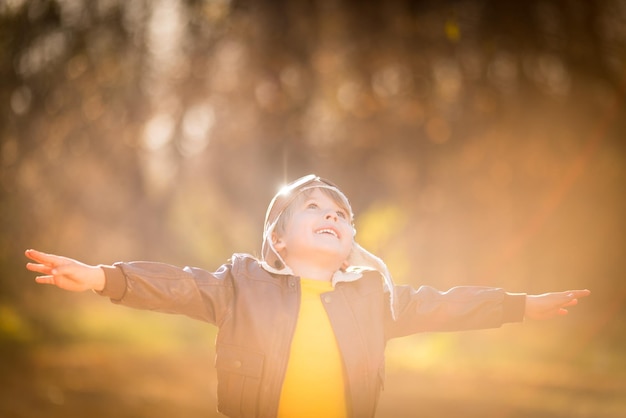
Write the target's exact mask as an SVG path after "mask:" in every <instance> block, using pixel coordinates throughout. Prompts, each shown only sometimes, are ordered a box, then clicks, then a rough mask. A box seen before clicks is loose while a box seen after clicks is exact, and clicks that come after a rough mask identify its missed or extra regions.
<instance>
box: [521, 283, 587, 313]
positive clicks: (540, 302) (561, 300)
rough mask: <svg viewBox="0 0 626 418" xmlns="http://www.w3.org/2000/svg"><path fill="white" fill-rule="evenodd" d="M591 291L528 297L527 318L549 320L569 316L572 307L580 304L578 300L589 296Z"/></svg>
mask: <svg viewBox="0 0 626 418" xmlns="http://www.w3.org/2000/svg"><path fill="white" fill-rule="evenodd" d="M589 294H591V292H590V291H589V290H586V289H585V290H566V291H565V292H553V293H544V294H541V295H528V296H526V311H525V314H524V317H525V318H528V319H549V318H553V317H555V316H558V315H567V309H566V308H568V307H570V306H574V305H576V304H578V299H579V298H582V297H585V296H589Z"/></svg>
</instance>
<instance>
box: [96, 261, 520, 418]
mask: <svg viewBox="0 0 626 418" xmlns="http://www.w3.org/2000/svg"><path fill="white" fill-rule="evenodd" d="M102 267H103V269H104V270H105V274H106V287H105V289H104V290H103V292H101V293H102V294H103V295H105V296H108V297H110V298H111V300H112V301H113V302H114V303H119V304H123V305H126V306H130V307H134V308H140V309H149V310H155V311H161V312H168V313H178V314H184V315H187V316H190V317H192V318H196V319H200V320H203V321H206V322H209V323H211V324H214V325H216V326H217V327H218V328H219V330H218V334H217V340H216V359H215V367H216V369H217V378H218V397H217V398H218V410H219V411H220V412H222V413H223V414H225V415H227V416H230V417H233V418H234V417H267V418H269V417H275V416H276V414H277V411H278V404H279V400H280V393H281V387H282V383H283V379H284V375H285V370H286V367H287V359H288V357H289V350H290V345H291V339H292V336H293V333H294V329H295V326H296V320H297V317H298V309H299V301H300V281H299V278H298V277H296V276H281V275H275V274H272V273H268V272H267V271H266V270H264V269H263V268H262V267H261V266H260V264H259V262H258V261H257V260H256V259H255V258H253V257H251V256H249V255H245V254H235V255H234V256H233V257H232V259H231V262H230V263H228V264H225V265H223V266H221V267H220V268H219V269H218V270H217V271H216V272H213V273H211V272H208V271H205V270H202V269H197V268H190V267H185V268H179V267H174V266H171V265H167V264H162V263H149V262H133V263H117V264H115V265H114V266H102ZM383 289H384V287H383V281H382V278H381V275H380V274H379V273H378V272H376V271H364V272H363V274H362V277H361V278H360V279H358V280H356V281H351V282H340V283H337V285H336V286H335V288H334V290H333V291H331V292H328V293H324V294H322V295H321V298H322V302H323V304H324V306H325V308H326V311H327V313H328V316H329V318H330V322H331V324H332V327H333V330H334V332H335V336H336V338H337V343H338V346H339V349H340V351H341V354H342V358H343V362H344V371H345V378H346V399H347V404H348V407H349V411H348V414H349V416H351V417H372V416H374V414H375V411H376V404H377V402H378V398H379V394H380V390H381V388H382V384H383V379H384V350H385V344H386V342H387V341H388V340H389V339H391V338H395V337H401V336H405V335H409V334H413V333H417V332H424V331H456V330H468V329H478V328H495V327H499V326H500V325H502V324H503V323H505V322H516V321H521V320H522V319H523V312H524V306H525V295H523V294H510V293H506V292H505V291H504V290H502V289H497V288H490V287H471V286H464V287H455V288H453V289H450V290H449V291H447V292H440V291H438V290H435V289H433V288H431V287H427V286H422V287H420V288H418V289H413V288H411V287H409V286H394V289H393V291H394V292H395V293H394V300H395V302H394V303H395V304H396V308H395V309H396V312H395V314H396V319H395V320H393V319H392V317H391V314H390V312H391V310H390V306H389V300H390V298H389V297H388V296H389V295H388V294H386V293H385V292H384V290H383Z"/></svg>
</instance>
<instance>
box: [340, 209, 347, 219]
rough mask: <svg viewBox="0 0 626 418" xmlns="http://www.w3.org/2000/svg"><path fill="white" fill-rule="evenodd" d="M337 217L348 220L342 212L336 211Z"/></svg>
mask: <svg viewBox="0 0 626 418" xmlns="http://www.w3.org/2000/svg"><path fill="white" fill-rule="evenodd" d="M337 216H339V217H340V218H341V219H348V215H347V214H346V212H344V211H342V210H338V211H337Z"/></svg>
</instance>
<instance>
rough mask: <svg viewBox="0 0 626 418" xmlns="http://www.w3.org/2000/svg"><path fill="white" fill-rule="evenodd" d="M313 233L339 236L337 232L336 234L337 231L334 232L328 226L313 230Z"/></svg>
mask: <svg viewBox="0 0 626 418" xmlns="http://www.w3.org/2000/svg"><path fill="white" fill-rule="evenodd" d="M315 233H316V234H320V235H323V234H329V235H332V236H334V237H335V238H339V234H337V232H335V231H334V230H332V229H330V228H323V229H320V230H318V231H315Z"/></svg>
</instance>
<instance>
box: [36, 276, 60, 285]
mask: <svg viewBox="0 0 626 418" xmlns="http://www.w3.org/2000/svg"><path fill="white" fill-rule="evenodd" d="M35 282H37V283H39V284H56V283H55V282H54V276H37V277H35Z"/></svg>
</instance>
